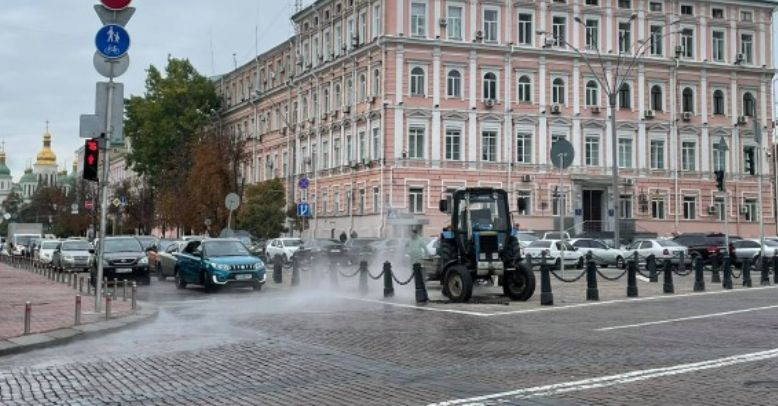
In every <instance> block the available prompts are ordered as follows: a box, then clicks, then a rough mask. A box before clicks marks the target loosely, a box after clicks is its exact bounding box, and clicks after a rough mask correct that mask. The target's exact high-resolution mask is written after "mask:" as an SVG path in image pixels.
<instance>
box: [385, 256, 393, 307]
mask: <svg viewBox="0 0 778 406" xmlns="http://www.w3.org/2000/svg"><path fill="white" fill-rule="evenodd" d="M387 297H394V282H393V281H392V264H391V262H389V261H386V262H384V298H387Z"/></svg>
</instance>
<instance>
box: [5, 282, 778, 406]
mask: <svg viewBox="0 0 778 406" xmlns="http://www.w3.org/2000/svg"><path fill="white" fill-rule="evenodd" d="M617 274H618V272H617V271H615V270H609V271H607V273H606V275H611V276H615V275H617ZM288 276H289V275H285V282H287V283H285V284H283V285H281V286H279V285H273V284H272V283H271V284H269V285H268V286H266V287H265V289H263V291H261V292H253V291H250V290H238V289H235V290H224V291H221V292H219V293H216V294H212V295H208V294H205V293H204V292H203V291H202V289H199V288H197V287H193V288H188V289H186V290H177V289H176V288H175V287H174V286H173V283H172V281H165V282H157V281H156V280H155V281H154V282H153V284H152V286H150V287H143V288H141V299H142V300H148V301H152V302H155V303H157V304H158V305H159V306H160V315H159V317H158V318H157V319H156V320H155V321H154V322H152V323H148V324H144V325H142V326H139V327H138V328H135V329H130V330H124V331H120V332H117V333H114V334H111V335H108V336H104V337H98V338H93V339H87V340H84V341H80V342H77V343H72V344H68V345H65V346H61V347H56V348H50V349H45V350H40V351H35V352H31V353H27V354H20V355H17V356H11V357H5V358H0V404H3V405H28V404H52V405H56V404H68V405H69V404H83V405H93V404H94V405H102V404H182V405H193V404H197V405H199V404H213V405H221V404H229V405H233V404H234V405H239V404H246V405H257V404H261V405H284V406H289V405H313V404H316V405H346V404H347V405H425V404H432V403H437V402H445V401H451V400H458V399H468V398H472V397H481V396H488V395H494V394H498V393H502V392H507V391H515V390H518V389H523V388H537V387H540V386H544V385H550V384H565V383H570V382H577V381H584V382H587V380H590V379H591V378H597V377H603V376H616V378H614V379H611V380H609V381H608V382H609V385H607V386H602V387H591V388H590V387H587V386H586V385H581V384H576V385H574V386H570V387H569V388H570V389H569V390H565V391H551V392H549V391H545V392H540V393H539V394H538V392H533V393H536V394H537V396H523V397H515V396H512V397H511V396H502V397H501V396H495V397H491V398H489V399H487V400H483V401H473V402H469V403H468V402H467V401H463V402H459V403H458V404H471V405H476V404H480V405H487V404H501V405H502V404H517V405H579V404H597V405H622V404H628V403H629V404H647V405H673V404H684V405H686V404H700V405H739V404H742V405H754V404H760V405H769V404H778V397H777V396H775V391H776V389H778V383H776V382H777V381H778V378H776V376H778V351H776V352H775V357H773V356H770V357H764V356H763V357H760V358H748V359H745V361H743V362H741V363H735V364H732V365H725V364H723V363H722V364H721V365H718V364H716V365H714V366H713V367H710V368H705V369H695V368H687V367H684V368H682V369H678V370H673V373H672V374H662V375H656V376H655V377H653V378H650V379H644V380H639V381H635V382H629V381H628V380H627V379H623V376H627V375H623V374H628V373H630V372H633V371H646V370H649V369H652V368H666V367H674V366H677V365H682V364H690V363H700V362H702V361H710V360H717V359H721V358H725V357H731V356H734V355H741V354H751V353H756V352H760V351H767V350H775V349H776V348H778V340H776V339H775V337H776V332H778V288H775V287H769V288H752V289H750V290H747V289H744V288H740V284H739V283H738V282H737V281H736V283H735V285H736V289H735V290H734V291H732V292H727V293H719V291H718V289H714V287H713V286H712V285H711V284H710V278H709V276H708V275H706V282H707V283H708V285H709V286H708V288H709V289H711V293H709V294H704V295H689V294H688V293H690V292H691V283H690V278H691V276H687V277H684V278H677V280H676V282H677V284H676V295H674V296H672V297H669V295H662V294H661V293H658V292H659V291H661V279H660V283H659V285H660V286H659V287H657V286H656V284H648V283H647V282H641V285H640V294H641V299H642V300H640V301H623V300H624V299H625V293H624V292H625V286H624V285H625V283H626V282H625V280H624V279H621V280H620V281H618V282H605V281H602V280H601V285H600V287H601V293H600V295H601V301H600V303H601V304H599V305H589V304H587V303H586V302H585V300H584V296H585V282H584V281H583V280H581V281H579V282H577V283H575V284H565V285H562V284H561V283H560V282H558V281H554V283H553V287H554V290H555V295H556V297H555V299H558V300H557V304H556V305H555V306H554V307H551V308H549V307H541V306H540V305H539V292H538V293H536V295H535V297H533V299H532V300H531V301H530V302H528V303H515V302H513V303H509V304H507V305H506V304H504V303H505V302H503V301H502V299H500V298H499V297H497V296H496V295H495V292H497V289H496V288H493V287H488V286H482V287H479V288H478V290H477V292H476V293H477V294H476V297H475V299H476V301H477V302H479V303H480V304H471V305H454V304H449V303H445V302H444V301H443V300H441V297H440V295H439V291H438V290H437V288H436V287H434V286H431V289H430V297H431V298H432V299H434V300H433V302H432V303H430V304H428V305H426V306H424V307H423V309H426V310H416V309H415V308H413V307H414V305H413V299H412V298H413V290H412V287H411V286H408V287H395V288H396V289H397V297H396V298H395V299H393V300H392V301H391V302H390V303H383V302H382V301H381V298H380V296H381V293H380V292H381V290H380V283H378V282H371V284H370V293H369V294H368V295H367V296H365V297H364V298H363V297H360V296H359V295H358V294H357V292H356V289H355V288H356V286H357V282H356V278H354V279H352V280H342V279H341V281H340V284H339V285H340V288H339V289H337V290H334V289H332V288H331V287H330V285H329V283H328V281H327V280H326V279H321V280H319V281H318V282H319V283H318V285H317V286H313V280H312V278H310V274H304V275H303V286H300V287H295V288H292V287H290V286H289V285H288V280H289V277H288ZM400 276H402V275H400ZM756 281H757V284H758V279H757V280H756ZM651 296H658V297H655V298H654V297H651ZM562 298H565V299H564V301H562ZM757 308H758V309H757ZM430 309H434V310H432V311H430ZM545 309H553V310H545ZM753 309H756V310H753ZM448 310H456V311H458V312H449V311H448ZM469 310H473V312H472V313H473V314H468V313H466V312H467V311H469ZM742 310H748V311H744V312H740V313H733V314H729V313H726V312H731V311H742ZM720 313H721V314H720ZM698 316H706V317H705V318H702V319H695V318H692V319H684V318H689V317H698ZM667 319H681V320H679V321H676V322H668V323H663V324H654V325H643V326H635V327H625V328H619V329H615V330H605V331H603V330H601V329H603V328H609V327H620V326H625V325H633V324H640V323H651V322H657V321H663V320H667ZM610 383H612V384H610Z"/></svg>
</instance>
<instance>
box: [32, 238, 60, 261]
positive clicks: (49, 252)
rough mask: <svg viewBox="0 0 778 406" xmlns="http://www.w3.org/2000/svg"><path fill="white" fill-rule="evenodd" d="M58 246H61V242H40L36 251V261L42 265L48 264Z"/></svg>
mask: <svg viewBox="0 0 778 406" xmlns="http://www.w3.org/2000/svg"><path fill="white" fill-rule="evenodd" d="M60 244H62V242H61V241H57V240H43V241H41V247H40V248H39V249H38V251H37V255H38V258H37V260H38V261H40V262H42V263H44V264H50V263H51V260H52V258H54V251H56V250H57V248H59V245H60Z"/></svg>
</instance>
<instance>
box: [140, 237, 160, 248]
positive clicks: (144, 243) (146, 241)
mask: <svg viewBox="0 0 778 406" xmlns="http://www.w3.org/2000/svg"><path fill="white" fill-rule="evenodd" d="M138 241H139V242H140V245H141V247H143V249H144V250H145V249H146V248H148V247H151V246H152V245H154V243H156V242H157V239H156V238H148V237H146V238H143V237H139V238H138Z"/></svg>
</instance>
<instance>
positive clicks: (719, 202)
mask: <svg viewBox="0 0 778 406" xmlns="http://www.w3.org/2000/svg"><path fill="white" fill-rule="evenodd" d="M713 207H715V208H716V219H717V220H718V221H724V214H725V211H726V209H725V208H724V199H722V198H720V197H717V198H716V199H715V200H713Z"/></svg>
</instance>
